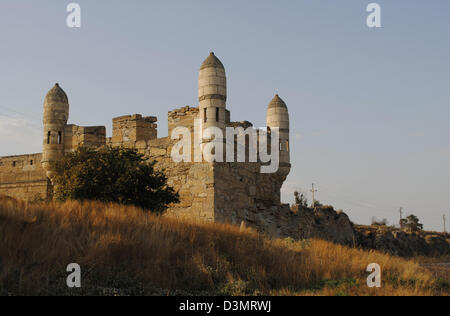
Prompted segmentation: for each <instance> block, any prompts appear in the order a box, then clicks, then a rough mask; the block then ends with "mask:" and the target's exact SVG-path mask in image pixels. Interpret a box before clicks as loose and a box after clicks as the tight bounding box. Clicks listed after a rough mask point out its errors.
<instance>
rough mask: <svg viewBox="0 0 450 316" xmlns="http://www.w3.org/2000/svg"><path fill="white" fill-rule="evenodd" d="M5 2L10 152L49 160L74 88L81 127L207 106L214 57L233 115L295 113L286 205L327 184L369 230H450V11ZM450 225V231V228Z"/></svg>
mask: <svg viewBox="0 0 450 316" xmlns="http://www.w3.org/2000/svg"><path fill="white" fill-rule="evenodd" d="M77 2H78V3H79V4H80V5H81V8H82V27H81V29H69V28H68V27H67V26H66V23H65V20H66V16H67V13H66V6H67V4H69V3H70V1H62V0H58V1H56V0H53V1H50V0H40V1H31V0H30V1H25V0H2V1H1V2H0V45H1V46H0V155H13V154H22V153H31V152H40V151H41V142H42V137H41V113H42V103H43V99H44V96H45V94H46V92H47V91H48V90H49V89H50V88H51V87H52V85H53V84H54V83H55V82H59V83H60V84H61V86H62V87H63V88H64V89H65V91H66V92H67V93H68V95H69V100H70V105H71V108H70V119H69V121H70V122H71V123H76V124H79V125H106V126H107V129H108V134H109V135H110V134H111V119H112V118H113V117H115V116H120V115H125V114H132V113H141V114H144V115H156V116H158V117H159V134H160V136H166V135H167V119H166V117H167V111H169V110H170V109H173V108H178V107H181V106H185V105H191V106H197V74H198V70H199V67H200V64H201V62H202V61H203V60H204V59H205V58H206V57H207V56H208V54H209V52H210V51H214V52H215V53H216V55H217V56H218V57H219V58H220V59H221V60H222V62H223V63H224V64H225V67H226V70H227V76H228V83H229V86H228V95H229V98H228V109H230V110H231V111H232V120H235V121H242V120H249V121H251V122H253V123H254V125H255V126H258V127H263V126H264V125H265V117H266V108H267V105H268V103H269V102H270V100H271V99H272V97H273V96H274V95H275V93H279V94H280V96H281V97H282V98H283V99H284V100H285V101H286V103H287V105H288V107H289V112H290V117H291V143H292V145H291V148H292V163H293V168H292V172H291V174H290V176H289V178H288V180H287V182H286V184H285V186H284V188H283V200H284V201H285V202H292V200H293V198H292V193H293V191H294V190H295V189H300V190H303V191H305V192H308V190H309V189H310V186H311V183H313V182H314V183H315V184H316V186H317V188H318V190H319V192H318V193H317V197H318V199H319V200H320V201H321V202H322V203H325V204H332V205H334V206H335V207H336V208H338V209H343V210H344V211H345V212H347V214H349V216H350V218H351V219H352V220H353V221H355V222H357V223H370V221H371V219H372V217H373V216H376V217H377V218H380V219H382V218H387V219H388V220H389V221H390V223H393V222H395V223H397V222H398V218H399V214H398V209H399V207H400V206H403V207H404V208H405V213H406V214H411V213H413V214H415V215H417V216H419V218H420V219H421V220H422V222H423V223H424V224H425V228H426V229H430V230H438V231H442V229H443V227H442V226H443V224H442V215H443V214H444V213H446V214H447V218H449V219H450V166H449V161H450V139H449V135H450V125H449V119H450V61H449V59H450V18H449V16H450V1H448V0H433V1H428V0H420V1H419V0H397V1H387V0H386V1H381V0H379V1H377V2H378V3H379V4H380V5H381V7H382V26H383V27H382V28H380V29H369V28H368V27H367V25H366V18H367V15H368V13H367V12H366V6H367V5H368V4H369V3H370V2H372V1H371V0H353V1H337V0H314V1H313V0H303V1H300V0H295V1H294V0H292V1H287V0H284V1H283V0H281V1H275V0H272V1H268V0H245V1H242V0H228V1H216V0H208V1H206V0H191V1H186V0H184V1H182V0H179V1H167V0H164V1H142V0H141V1H138V0H128V1H118V0H108V1H106V0H96V1H83V0H79V1H77ZM447 226H448V227H450V222H449V223H448V225H447Z"/></svg>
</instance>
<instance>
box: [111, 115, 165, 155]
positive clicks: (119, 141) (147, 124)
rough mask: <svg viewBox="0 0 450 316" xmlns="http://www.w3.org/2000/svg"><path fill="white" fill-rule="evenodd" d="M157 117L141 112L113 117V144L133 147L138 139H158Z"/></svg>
mask: <svg viewBox="0 0 450 316" xmlns="http://www.w3.org/2000/svg"><path fill="white" fill-rule="evenodd" d="M156 122H157V118H156V117H154V116H148V117H142V115H140V114H134V115H126V116H121V117H117V118H114V119H113V135H112V139H111V142H112V145H113V146H125V147H132V145H133V144H134V143H136V142H138V141H146V140H149V139H156V138H157V137H158V134H157V125H156Z"/></svg>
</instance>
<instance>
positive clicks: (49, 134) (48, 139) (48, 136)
mask: <svg viewBox="0 0 450 316" xmlns="http://www.w3.org/2000/svg"><path fill="white" fill-rule="evenodd" d="M51 136H52V132H48V133H47V144H50V137H51Z"/></svg>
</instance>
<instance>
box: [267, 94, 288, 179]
mask: <svg viewBox="0 0 450 316" xmlns="http://www.w3.org/2000/svg"><path fill="white" fill-rule="evenodd" d="M267 127H268V128H269V129H271V130H273V129H274V128H279V135H280V168H279V169H278V172H277V173H278V174H279V175H280V176H282V177H284V178H285V179H286V177H287V176H288V175H289V172H290V171H291V159H290V152H289V151H290V148H289V112H288V108H287V106H286V103H284V101H283V100H282V99H281V98H280V97H279V96H278V94H277V95H275V98H273V100H272V101H271V102H270V104H269V108H268V109H267Z"/></svg>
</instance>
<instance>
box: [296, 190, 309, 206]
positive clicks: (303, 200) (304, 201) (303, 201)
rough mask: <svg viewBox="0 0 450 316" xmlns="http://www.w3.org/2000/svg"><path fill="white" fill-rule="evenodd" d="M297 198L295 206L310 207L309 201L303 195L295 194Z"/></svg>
mask: <svg viewBox="0 0 450 316" xmlns="http://www.w3.org/2000/svg"><path fill="white" fill-rule="evenodd" d="M294 197H295V205H298V206H303V207H308V199H307V198H306V196H305V195H304V194H303V193H299V192H298V191H295V192H294Z"/></svg>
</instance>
